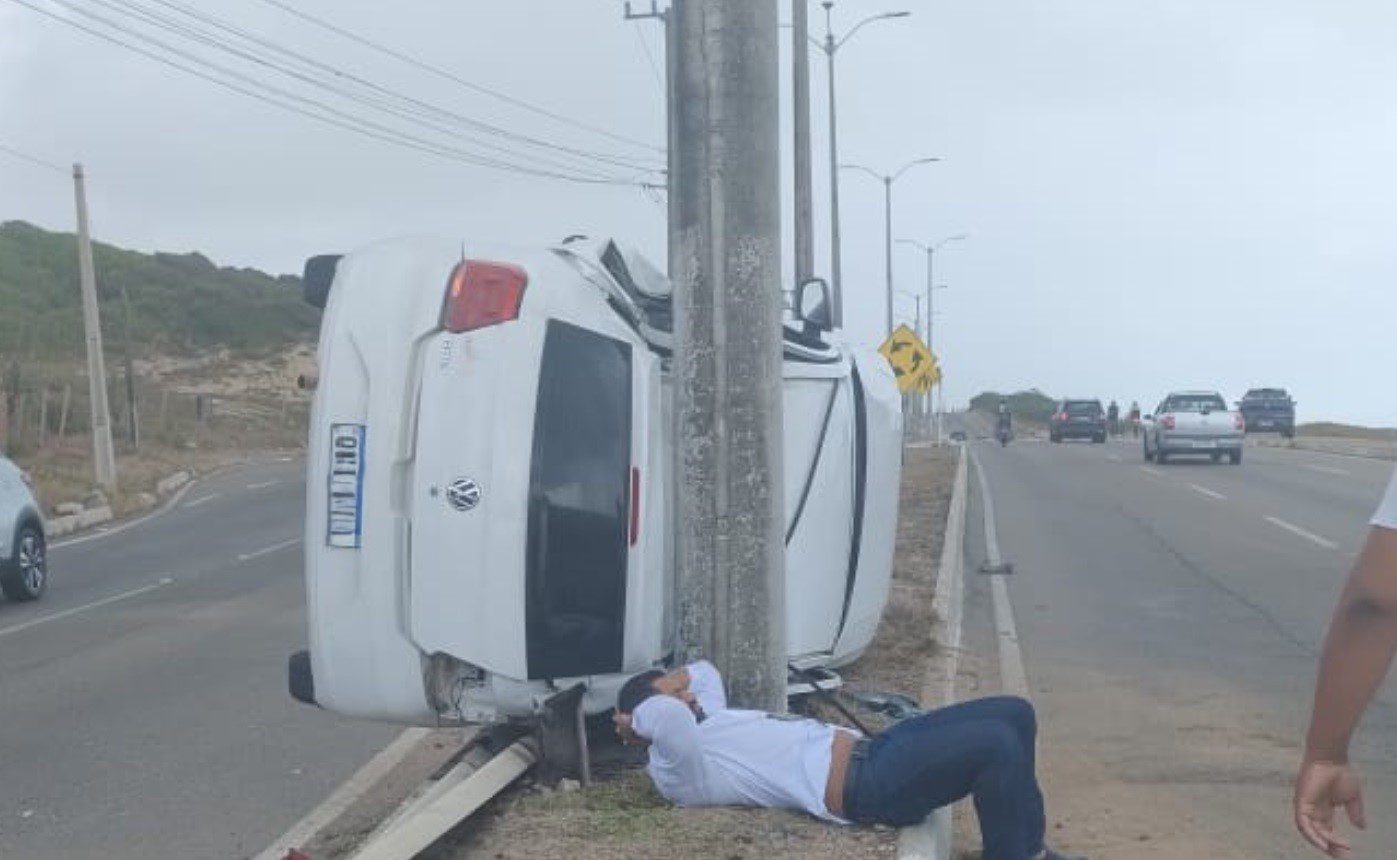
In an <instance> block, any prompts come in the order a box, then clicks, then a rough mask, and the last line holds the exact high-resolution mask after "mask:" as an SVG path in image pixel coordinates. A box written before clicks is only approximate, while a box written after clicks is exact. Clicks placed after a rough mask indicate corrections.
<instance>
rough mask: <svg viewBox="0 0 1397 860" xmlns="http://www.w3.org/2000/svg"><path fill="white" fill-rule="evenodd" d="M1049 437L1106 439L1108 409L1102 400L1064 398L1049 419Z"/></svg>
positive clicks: (1101, 440) (1099, 440) (1058, 439)
mask: <svg viewBox="0 0 1397 860" xmlns="http://www.w3.org/2000/svg"><path fill="white" fill-rule="evenodd" d="M1048 439H1049V440H1050V441H1053V442H1061V441H1062V440H1064V439H1090V440H1091V441H1093V442H1105V441H1106V410H1105V409H1104V408H1102V406H1101V401H1100V400H1063V401H1061V402H1060V403H1058V405H1057V409H1055V410H1053V416H1052V418H1050V419H1048Z"/></svg>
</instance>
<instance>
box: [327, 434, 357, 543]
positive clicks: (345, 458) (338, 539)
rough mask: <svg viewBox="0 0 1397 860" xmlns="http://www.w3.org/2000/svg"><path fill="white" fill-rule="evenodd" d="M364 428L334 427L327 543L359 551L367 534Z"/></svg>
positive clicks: (331, 442)
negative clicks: (365, 527)
mask: <svg viewBox="0 0 1397 860" xmlns="http://www.w3.org/2000/svg"><path fill="white" fill-rule="evenodd" d="M363 491H364V425H363V424H332V425H331V426H330V486H329V494H330V497H329V506H328V508H329V512H330V516H329V524H328V527H327V531H326V535H325V543H327V544H328V545H330V546H335V547H343V548H345V549H358V548H359V543H360V539H361V537H362V535H363V499H362V495H363Z"/></svg>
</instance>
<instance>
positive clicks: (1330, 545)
mask: <svg viewBox="0 0 1397 860" xmlns="http://www.w3.org/2000/svg"><path fill="white" fill-rule="evenodd" d="M1266 522H1268V523H1270V524H1271V525H1273V526H1279V527H1281V528H1283V529H1285V530H1286V531H1288V532H1290V533H1291V534H1293V535H1298V536H1300V537H1302V538H1304V539H1305V540H1307V541H1310V542H1311V543H1316V544H1319V545H1320V546H1322V547H1324V548H1325V549H1338V548H1339V545H1338V544H1336V543H1334V542H1333V541H1332V540H1329V539H1328V538H1322V537H1320V536H1319V535H1317V534H1315V533H1314V532H1311V531H1306V530H1305V529H1302V528H1300V527H1299V526H1297V525H1295V524H1294V523H1288V522H1286V521H1285V520H1283V519H1281V518H1279V517H1267V518H1266Z"/></svg>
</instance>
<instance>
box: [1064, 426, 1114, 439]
mask: <svg viewBox="0 0 1397 860" xmlns="http://www.w3.org/2000/svg"><path fill="white" fill-rule="evenodd" d="M1051 432H1052V434H1053V435H1054V436H1056V437H1058V438H1059V439H1093V438H1095V437H1097V436H1105V435H1106V425H1105V424H1063V425H1061V426H1058V427H1054V428H1053V429H1052V431H1051Z"/></svg>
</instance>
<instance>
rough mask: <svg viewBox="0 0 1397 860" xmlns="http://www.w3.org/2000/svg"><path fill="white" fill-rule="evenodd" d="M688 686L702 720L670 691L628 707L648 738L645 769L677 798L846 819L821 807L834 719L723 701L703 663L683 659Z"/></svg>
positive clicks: (683, 802)
mask: <svg viewBox="0 0 1397 860" xmlns="http://www.w3.org/2000/svg"><path fill="white" fill-rule="evenodd" d="M687 668H688V670H689V679H690V680H689V689H690V690H691V691H692V692H693V694H694V698H696V699H697V700H698V703H699V706H700V707H701V708H703V712H704V720H703V722H699V721H698V719H697V718H695V716H694V713H693V711H691V710H689V708H688V707H687V706H686V705H685V704H684V703H683V702H681V701H679V700H678V699H676V698H674V697H672V696H651V697H650V698H648V699H646V700H645V701H644V702H642V703H641V704H640V707H638V708H636V709H635V713H634V714H633V715H632V717H633V720H634V722H633V727H634V728H635V731H636V733H637V734H639V735H640V736H641V737H643V738H647V739H648V740H649V741H650V763H649V765H648V767H647V768H646V770H647V771H648V772H649V774H650V778H651V779H652V780H654V782H655V787H656V788H657V789H659V791H660V794H663V795H664V796H665V797H666V798H668V799H669V800H670V801H671V802H673V803H675V804H678V805H679V806H761V807H780V808H785V809H803V810H805V811H806V812H808V813H810V814H811V815H814V816H816V817H817V818H823V819H825V820H827V821H833V822H837V823H840V824H843V823H846V822H844V821H843V820H842V819H840V818H838V817H836V816H834V815H833V814H831V813H830V811H829V809H827V808H826V807H825V784H826V783H827V782H828V781H829V769H830V755H831V751H832V747H833V744H834V733H835V731H840V729H836V728H835V727H834V726H830V725H827V724H825V723H821V722H819V721H817V720H807V719H800V718H795V719H792V718H789V717H785V716H779V715H773V714H768V713H766V712H764V711H744V710H736V709H731V708H728V707H727V698H726V697H725V696H724V695H723V681H722V677H721V676H720V675H719V674H718V670H717V669H716V668H714V667H713V665H712V664H711V663H707V662H702V661H701V662H698V663H693V664H691V665H690V666H688V667H687Z"/></svg>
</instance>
